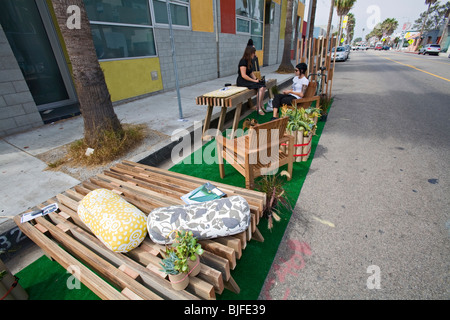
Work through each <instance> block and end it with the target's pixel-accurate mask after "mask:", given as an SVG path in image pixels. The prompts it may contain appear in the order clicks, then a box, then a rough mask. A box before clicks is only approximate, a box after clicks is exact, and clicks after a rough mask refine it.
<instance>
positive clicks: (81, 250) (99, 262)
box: [36, 217, 162, 300]
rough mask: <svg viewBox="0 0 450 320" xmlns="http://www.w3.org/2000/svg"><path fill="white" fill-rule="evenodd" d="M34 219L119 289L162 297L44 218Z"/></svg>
mask: <svg viewBox="0 0 450 320" xmlns="http://www.w3.org/2000/svg"><path fill="white" fill-rule="evenodd" d="M36 221H37V222H38V223H40V224H42V225H43V226H44V227H45V228H47V229H48V230H49V232H50V233H51V235H52V237H53V238H55V239H56V240H57V241H58V242H60V243H61V244H62V245H63V246H64V247H65V248H66V249H67V250H68V251H70V252H72V253H73V254H74V255H76V256H77V257H79V258H80V259H81V260H83V261H85V262H87V263H88V264H89V265H90V266H91V267H92V268H94V269H95V270H97V271H98V272H100V273H102V274H103V275H104V276H105V277H107V278H108V280H110V281H112V282H113V283H115V284H116V285H117V286H119V287H120V288H121V289H124V288H126V287H128V288H130V290H132V291H133V292H139V296H140V297H142V298H144V299H148V300H160V299H162V298H161V297H160V296H158V295H157V294H156V293H154V292H152V291H151V290H149V289H148V288H146V287H144V286H143V285H141V284H140V283H138V282H136V281H132V280H131V279H130V278H129V277H128V276H127V275H126V274H125V273H123V272H122V271H120V270H119V269H118V268H116V267H114V266H113V265H111V264H110V263H109V262H107V261H106V260H104V259H102V258H100V257H99V256H98V255H96V254H95V253H94V252H92V251H91V250H89V249H88V248H86V247H85V246H83V245H82V244H81V243H80V242H78V241H76V240H75V239H73V238H71V237H70V236H69V235H67V234H66V233H64V232H62V230H60V229H59V228H57V227H56V226H55V225H53V224H52V223H50V222H49V221H47V220H46V219H45V218H43V217H39V218H36Z"/></svg>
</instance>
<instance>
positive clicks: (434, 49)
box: [419, 44, 441, 55]
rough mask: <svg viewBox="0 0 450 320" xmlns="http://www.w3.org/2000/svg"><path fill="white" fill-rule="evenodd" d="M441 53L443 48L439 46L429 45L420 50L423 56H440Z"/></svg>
mask: <svg viewBox="0 0 450 320" xmlns="http://www.w3.org/2000/svg"><path fill="white" fill-rule="evenodd" d="M439 52H441V46H440V45H438V44H427V45H425V46H423V47H422V48H421V49H420V50H419V54H423V55H426V54H427V53H428V54H435V55H439Z"/></svg>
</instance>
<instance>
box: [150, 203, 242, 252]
mask: <svg viewBox="0 0 450 320" xmlns="http://www.w3.org/2000/svg"><path fill="white" fill-rule="evenodd" d="M249 224H250V207H249V205H248V203H247V201H246V200H245V199H244V198H242V197H240V196H232V197H230V198H222V199H217V200H212V201H207V202H203V203H200V204H191V205H180V206H171V207H163V208H157V209H155V210H153V211H152V212H151V213H150V214H149V215H148V218H147V229H148V234H149V236H150V238H151V239H152V240H153V241H154V242H156V243H159V244H170V243H172V242H173V239H174V237H175V232H173V231H175V230H185V231H192V232H193V234H194V236H195V237H196V238H197V239H199V240H204V239H213V238H217V237H224V236H229V235H233V234H237V233H240V232H242V231H245V230H246V229H247V228H248V226H249Z"/></svg>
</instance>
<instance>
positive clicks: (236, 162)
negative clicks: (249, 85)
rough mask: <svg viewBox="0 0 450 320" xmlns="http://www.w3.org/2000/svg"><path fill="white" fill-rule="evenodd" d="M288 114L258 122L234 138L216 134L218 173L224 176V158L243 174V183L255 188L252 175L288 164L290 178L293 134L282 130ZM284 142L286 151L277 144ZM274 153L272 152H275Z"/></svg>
mask: <svg viewBox="0 0 450 320" xmlns="http://www.w3.org/2000/svg"><path fill="white" fill-rule="evenodd" d="M288 120H289V118H288V117H284V118H280V119H277V120H273V121H269V122H267V123H263V124H257V125H255V126H253V127H251V128H250V129H249V130H248V132H247V134H246V135H244V136H241V137H238V138H235V139H232V140H231V139H227V138H225V137H223V136H221V135H218V136H216V141H217V156H218V163H219V171H220V177H221V178H222V179H223V178H224V177H225V168H224V162H223V159H225V160H226V161H227V162H228V163H229V164H231V165H232V166H233V167H234V168H235V169H236V170H237V171H238V172H239V173H240V174H242V175H243V176H244V177H245V187H246V188H247V189H253V188H254V179H255V178H257V177H259V176H261V175H264V174H267V173H269V172H270V171H273V170H275V169H278V168H279V167H281V166H283V165H285V164H287V165H288V172H289V178H288V179H289V180H290V177H291V176H292V169H293V162H294V137H293V136H291V135H287V134H285V131H286V126H287V122H288ZM285 143H287V145H288V148H285V151H281V150H280V145H281V144H285ZM274 153H275V154H274Z"/></svg>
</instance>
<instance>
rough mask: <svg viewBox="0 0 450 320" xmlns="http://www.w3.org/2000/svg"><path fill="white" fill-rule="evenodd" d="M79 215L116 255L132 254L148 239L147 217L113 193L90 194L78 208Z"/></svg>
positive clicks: (108, 191) (95, 191) (106, 191)
mask: <svg viewBox="0 0 450 320" xmlns="http://www.w3.org/2000/svg"><path fill="white" fill-rule="evenodd" d="M78 215H79V217H80V219H81V220H82V221H83V222H84V223H85V224H86V225H87V226H88V227H89V229H90V230H91V231H92V232H93V233H94V234H95V235H96V236H97V238H98V239H100V240H101V241H102V242H103V243H104V244H105V245H106V246H107V247H108V248H109V249H111V250H112V251H115V252H128V251H130V250H132V249H134V248H136V247H137V246H139V245H140V244H141V242H142V241H144V238H145V237H146V236H147V227H146V222H147V217H146V216H145V214H144V213H143V212H142V211H140V210H139V209H138V208H136V207H135V206H133V205H132V204H130V203H128V202H127V201H125V200H124V199H122V198H121V197H120V196H119V195H118V194H116V193H114V192H112V191H110V190H106V189H97V190H94V191H92V192H90V193H88V194H87V195H86V196H85V197H84V198H83V200H81V202H80V205H79V206H78Z"/></svg>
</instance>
